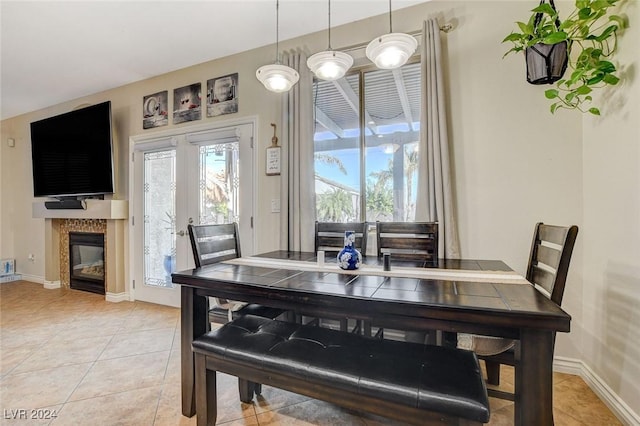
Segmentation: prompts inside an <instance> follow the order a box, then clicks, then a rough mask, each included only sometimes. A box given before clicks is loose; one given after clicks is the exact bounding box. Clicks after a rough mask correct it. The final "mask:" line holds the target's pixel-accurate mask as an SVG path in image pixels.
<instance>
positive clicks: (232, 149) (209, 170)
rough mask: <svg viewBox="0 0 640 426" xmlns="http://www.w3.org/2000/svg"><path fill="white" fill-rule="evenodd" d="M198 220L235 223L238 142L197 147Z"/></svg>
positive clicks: (238, 158) (236, 217) (236, 211)
mask: <svg viewBox="0 0 640 426" xmlns="http://www.w3.org/2000/svg"><path fill="white" fill-rule="evenodd" d="M199 154H200V162H199V163H200V164H199V170H200V183H199V185H198V187H199V189H200V191H199V197H198V198H199V205H200V208H199V223H201V224H210V223H230V222H239V221H240V215H239V191H238V190H239V186H240V185H239V184H240V179H239V176H238V170H239V162H240V155H239V154H240V150H239V144H238V142H230V143H219V144H213V145H203V146H200V147H199Z"/></svg>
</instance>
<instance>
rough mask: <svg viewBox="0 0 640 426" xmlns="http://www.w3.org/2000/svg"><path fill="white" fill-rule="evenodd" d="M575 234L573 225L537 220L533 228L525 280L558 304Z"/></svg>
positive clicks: (575, 228) (560, 301) (576, 231)
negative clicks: (560, 224) (551, 223)
mask: <svg viewBox="0 0 640 426" xmlns="http://www.w3.org/2000/svg"><path fill="white" fill-rule="evenodd" d="M577 235H578V227H577V226H575V225H573V226H566V227H565V226H555V225H545V224H543V223H541V222H540V223H537V224H536V227H535V230H534V234H533V241H532V243H531V253H530V256H529V265H528V266H527V280H529V281H530V282H531V283H532V284H534V285H535V286H537V287H539V288H542V289H544V290H545V291H546V292H547V293H548V295H549V296H550V298H551V300H553V301H554V302H555V303H557V304H558V305H561V304H562V296H563V295H564V287H565V284H566V281H567V274H568V272H569V263H570V262H571V255H572V253H573V247H574V245H575V242H576V237H577Z"/></svg>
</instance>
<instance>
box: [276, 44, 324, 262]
mask: <svg viewBox="0 0 640 426" xmlns="http://www.w3.org/2000/svg"><path fill="white" fill-rule="evenodd" d="M282 63H283V64H285V65H288V66H290V67H291V68H293V69H295V70H296V71H298V73H299V74H300V81H298V83H297V84H296V85H295V86H293V88H292V89H291V90H290V91H289V92H287V93H286V94H284V95H283V98H282V102H283V105H282V121H281V129H282V131H281V135H282V137H281V142H282V158H281V170H280V172H281V182H282V187H281V191H280V193H281V197H282V199H281V206H282V208H281V213H280V217H281V219H280V229H281V241H280V247H281V248H282V249H288V250H302V251H313V249H314V238H315V220H316V219H315V216H316V213H315V212H316V207H315V190H314V176H313V170H314V168H313V126H314V119H313V99H312V84H313V77H312V75H311V72H310V71H309V69H308V68H307V56H306V54H305V53H303V52H299V51H295V52H287V53H284V54H283V58H282Z"/></svg>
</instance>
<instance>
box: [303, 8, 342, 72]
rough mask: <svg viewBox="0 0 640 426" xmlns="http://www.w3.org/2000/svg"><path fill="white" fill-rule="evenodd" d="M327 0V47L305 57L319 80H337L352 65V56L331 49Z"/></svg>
mask: <svg viewBox="0 0 640 426" xmlns="http://www.w3.org/2000/svg"><path fill="white" fill-rule="evenodd" d="M328 1H329V27H328V33H329V47H328V49H327V50H325V51H324V52H318V53H316V54H315V55H312V56H310V57H309V59H307V66H308V67H309V69H310V70H311V72H313V73H314V74H315V75H316V77H318V78H319V79H320V80H329V81H332V80H337V79H339V78H342V77H344V75H345V74H346V73H347V71H348V70H349V68H351V66H352V65H353V58H352V57H351V56H350V55H348V54H346V53H344V52H336V51H335V50H332V49H331V0H328Z"/></svg>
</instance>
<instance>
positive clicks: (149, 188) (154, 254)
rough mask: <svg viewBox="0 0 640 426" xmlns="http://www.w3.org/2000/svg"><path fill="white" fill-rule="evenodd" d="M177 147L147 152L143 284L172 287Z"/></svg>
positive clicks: (174, 252) (145, 154) (174, 253)
mask: <svg viewBox="0 0 640 426" xmlns="http://www.w3.org/2000/svg"><path fill="white" fill-rule="evenodd" d="M175 205H176V151H175V149H171V150H166V151H158V152H146V153H144V216H143V217H144V285H149V286H157V287H168V288H173V287H174V284H173V283H172V282H171V273H172V272H173V271H174V270H175V265H176V233H175V229H176V221H175Z"/></svg>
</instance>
